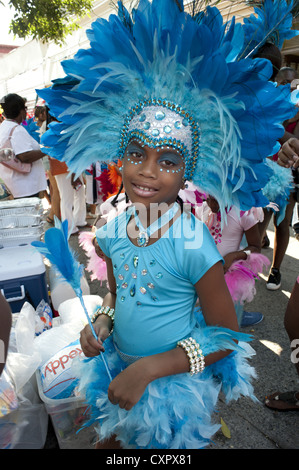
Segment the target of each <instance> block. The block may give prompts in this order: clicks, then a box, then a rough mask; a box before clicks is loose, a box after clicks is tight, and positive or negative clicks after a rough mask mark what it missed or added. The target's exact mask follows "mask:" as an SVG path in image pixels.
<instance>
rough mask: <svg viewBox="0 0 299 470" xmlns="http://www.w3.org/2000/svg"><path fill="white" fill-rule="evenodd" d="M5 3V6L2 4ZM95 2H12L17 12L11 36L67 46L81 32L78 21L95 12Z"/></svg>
mask: <svg viewBox="0 0 299 470" xmlns="http://www.w3.org/2000/svg"><path fill="white" fill-rule="evenodd" d="M1 3H2V2H1ZM92 3H93V2H92V0H9V2H8V4H9V6H10V7H13V8H14V9H15V14H14V17H13V20H12V21H11V24H10V32H11V33H13V34H14V35H15V36H18V37H20V38H27V37H31V38H33V39H38V40H40V41H42V42H48V41H54V42H55V43H56V44H62V43H64V42H65V38H66V36H67V35H68V34H70V33H72V32H73V31H75V30H76V29H78V28H79V25H78V19H79V18H80V17H82V16H85V15H86V14H88V13H89V12H90V11H91V8H92Z"/></svg>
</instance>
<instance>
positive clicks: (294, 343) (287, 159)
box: [265, 138, 299, 411]
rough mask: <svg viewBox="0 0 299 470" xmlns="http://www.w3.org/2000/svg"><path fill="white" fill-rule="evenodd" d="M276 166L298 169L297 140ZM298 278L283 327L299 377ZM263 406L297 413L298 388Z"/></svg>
mask: <svg viewBox="0 0 299 470" xmlns="http://www.w3.org/2000/svg"><path fill="white" fill-rule="evenodd" d="M278 164H279V165H281V166H285V167H287V168H290V167H293V168H298V167H299V139H295V138H291V139H289V140H288V141H287V142H285V143H284V144H283V146H282V148H281V149H280V151H279V152H278ZM298 305H299V276H298V278H297V280H296V282H295V284H294V287H293V290H292V293H291V297H290V299H289V302H288V304H287V307H286V311H285V317H284V326H285V329H286V332H287V334H288V337H289V340H290V346H291V350H292V353H291V361H292V363H293V364H294V365H295V368H296V372H297V374H298V377H299V359H298V338H299V310H298ZM265 405H266V406H267V407H268V408H270V409H272V410H274V411H299V388H297V390H295V391H290V392H275V393H272V394H271V395H268V396H266V399H265Z"/></svg>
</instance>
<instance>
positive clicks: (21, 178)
mask: <svg viewBox="0 0 299 470" xmlns="http://www.w3.org/2000/svg"><path fill="white" fill-rule="evenodd" d="M1 106H2V108H3V110H4V115H5V118H6V119H5V120H4V121H3V122H2V124H1V125H0V145H2V144H3V143H4V142H5V140H7V139H8V137H9V134H10V132H11V130H12V129H13V128H15V129H14V130H13V133H12V136H11V139H10V140H11V146H12V149H13V151H14V153H15V155H16V156H17V157H18V158H19V160H21V161H22V162H23V163H32V168H31V171H30V173H20V172H18V171H15V170H12V169H10V168H8V167H6V166H4V165H0V174H1V178H2V179H3V181H4V182H5V184H6V185H7V187H8V188H9V189H10V191H11V193H12V195H13V196H14V198H20V197H30V196H38V195H39V192H40V191H44V190H45V189H46V188H47V180H46V176H45V170H44V166H43V163H42V158H43V157H44V156H45V154H44V153H43V152H42V151H41V150H40V146H39V144H38V142H36V140H34V139H33V137H31V135H30V134H29V133H28V132H27V131H26V129H25V128H24V127H23V126H21V123H22V121H24V120H25V119H26V106H25V101H24V99H23V98H22V97H21V96H19V95H17V94H15V93H10V94H8V95H6V96H4V97H3V98H2V100H1Z"/></svg>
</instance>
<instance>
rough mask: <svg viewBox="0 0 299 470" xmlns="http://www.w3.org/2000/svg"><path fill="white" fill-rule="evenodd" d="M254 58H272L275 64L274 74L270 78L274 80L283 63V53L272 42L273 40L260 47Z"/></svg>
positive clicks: (271, 60)
mask: <svg viewBox="0 0 299 470" xmlns="http://www.w3.org/2000/svg"><path fill="white" fill-rule="evenodd" d="M254 58H255V59H257V58H259V59H268V60H270V62H271V63H272V66H273V74H272V77H271V78H270V80H271V81H274V79H275V77H276V75H277V73H278V72H279V70H280V68H281V64H282V55H281V52H280V50H279V49H278V47H277V46H275V45H274V44H272V43H271V42H266V43H265V44H263V45H262V46H261V47H260V48H259V50H258V51H257V53H256V54H255V55H254Z"/></svg>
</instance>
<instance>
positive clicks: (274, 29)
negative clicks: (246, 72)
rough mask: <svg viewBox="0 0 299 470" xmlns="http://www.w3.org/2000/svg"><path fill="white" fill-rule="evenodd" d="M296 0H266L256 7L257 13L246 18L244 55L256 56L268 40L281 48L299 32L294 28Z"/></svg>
mask: <svg viewBox="0 0 299 470" xmlns="http://www.w3.org/2000/svg"><path fill="white" fill-rule="evenodd" d="M293 7H294V1H293V0H290V1H289V2H287V1H286V0H264V1H263V2H262V4H261V6H259V7H255V8H254V12H255V14H252V15H250V16H249V18H244V25H243V29H244V35H245V40H244V50H243V53H242V57H250V56H254V55H255V54H256V53H257V52H258V49H259V48H260V47H262V46H263V45H264V44H265V43H266V42H269V43H272V44H274V45H275V46H276V47H278V49H281V48H282V46H283V43H284V41H286V40H289V39H292V38H293V37H295V36H297V35H298V34H299V31H298V30H294V29H292V23H293V16H292V9H293Z"/></svg>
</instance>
